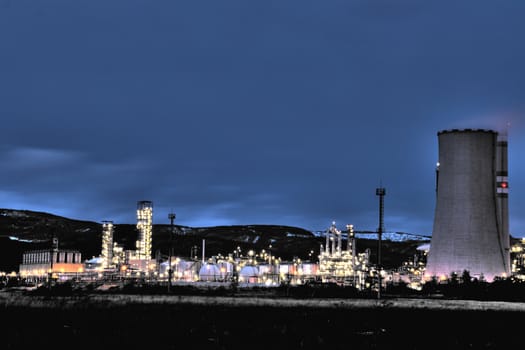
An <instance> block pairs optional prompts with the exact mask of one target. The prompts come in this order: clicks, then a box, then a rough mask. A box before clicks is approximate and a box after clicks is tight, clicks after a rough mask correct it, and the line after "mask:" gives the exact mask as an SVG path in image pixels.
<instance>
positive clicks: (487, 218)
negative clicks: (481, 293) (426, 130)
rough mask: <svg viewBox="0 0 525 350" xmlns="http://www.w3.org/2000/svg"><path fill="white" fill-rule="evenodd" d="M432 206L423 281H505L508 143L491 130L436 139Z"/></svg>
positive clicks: (447, 133)
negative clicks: (469, 278) (466, 275)
mask: <svg viewBox="0 0 525 350" xmlns="http://www.w3.org/2000/svg"><path fill="white" fill-rule="evenodd" d="M437 136H438V145H439V161H438V163H437V167H436V206H435V213H434V226H433V232H432V238H431V244H430V248H429V251H428V260H427V266H426V272H425V276H426V278H432V277H435V278H438V279H445V278H448V277H450V275H451V274H452V273H456V274H458V275H461V274H462V273H463V271H465V270H466V271H468V272H469V273H470V275H471V276H473V277H476V278H483V279H485V280H486V281H489V282H491V281H492V280H493V279H494V277H497V276H501V277H505V276H509V274H510V272H511V270H510V241H509V239H510V237H509V219H508V187H509V186H508V169H507V139H506V135H500V134H498V133H497V132H495V131H493V130H484V129H483V130H482V129H462V130H458V129H453V130H443V131H439V132H438V133H437Z"/></svg>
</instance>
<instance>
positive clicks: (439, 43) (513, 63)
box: [0, 0, 525, 237]
mask: <svg viewBox="0 0 525 350" xmlns="http://www.w3.org/2000/svg"><path fill="white" fill-rule="evenodd" d="M524 18H525V2H524V1H523V0H505V1H495V0H493V1H487V0H463V1H457V0H450V1H447V0H435V1H434V0H430V1H421V0H413V1H408V0H397V1H392V0H344V1H343V0H328V1H310V0H297V1H292V0H276V1H272V0H265V1H246V0H237V1H232V0H220V1H218V0H188V1H176V0H153V1H152V0H143V1H141V0H89V1H86V0H75V1H71V0H46V1H41V0H0V116H1V121H2V123H1V125H2V126H1V128H0V131H1V142H0V164H1V168H0V169H1V170H0V208H9V209H27V210H34V211H43V212H48V213H52V214H55V215H61V216H65V217H69V218H73V219H79V220H92V221H96V222H101V221H103V220H112V221H113V222H114V223H115V224H120V223H136V208H137V202H138V201H140V200H149V201H152V202H153V213H154V214H153V219H154V223H155V224H169V219H168V213H169V212H171V211H173V212H175V213H176V215H177V218H176V221H175V223H176V224H180V225H187V226H193V227H199V226H215V225H234V224H279V225H281V224H282V225H290V226H298V227H302V228H305V229H309V230H314V231H315V230H325V229H327V228H328V227H329V226H330V224H331V223H332V221H335V222H336V225H337V226H338V227H339V228H340V229H344V228H345V225H346V224H353V225H354V226H355V229H356V230H376V229H377V227H378V217H379V214H378V213H379V198H378V197H377V196H376V194H375V190H376V188H377V187H380V186H382V187H384V188H386V196H385V198H384V214H385V216H384V226H385V231H392V232H396V231H401V232H409V233H415V234H424V235H430V234H431V233H432V225H433V217H434V207H435V166H436V162H437V157H438V139H437V132H438V131H441V130H445V129H453V128H476V129H477V128H488V129H493V130H495V131H498V132H504V131H505V130H506V129H508V140H509V184H510V193H509V210H510V228H511V230H510V231H511V232H510V233H511V235H513V236H517V237H521V236H525V162H523V161H522V160H523V156H522V150H524V149H525V118H524V112H525V40H524V39H523V37H524V34H525V20H524ZM509 125H510V126H509Z"/></svg>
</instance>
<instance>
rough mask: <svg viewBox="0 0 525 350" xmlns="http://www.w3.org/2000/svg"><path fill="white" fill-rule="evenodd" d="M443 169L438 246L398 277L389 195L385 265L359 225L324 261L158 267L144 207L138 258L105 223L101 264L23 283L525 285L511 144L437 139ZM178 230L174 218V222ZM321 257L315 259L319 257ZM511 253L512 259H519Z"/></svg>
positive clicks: (75, 257)
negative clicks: (459, 281) (511, 195)
mask: <svg viewBox="0 0 525 350" xmlns="http://www.w3.org/2000/svg"><path fill="white" fill-rule="evenodd" d="M437 136H438V141H439V161H438V163H437V167H436V206H435V215H434V225H433V232H432V237H431V242H430V244H426V245H423V244H422V246H421V249H420V255H419V256H416V257H414V259H413V260H411V261H407V262H405V263H404V264H403V265H402V266H399V267H398V268H396V269H391V270H385V269H383V267H382V265H381V260H380V259H381V238H382V233H383V230H384V229H383V197H384V195H385V189H384V188H378V189H377V190H376V195H378V196H379V199H380V208H379V209H380V222H379V227H378V230H377V237H378V247H377V249H378V254H377V257H378V260H377V261H371V259H370V256H371V254H370V250H369V249H367V250H365V251H363V252H361V253H358V249H357V247H356V240H355V234H354V228H353V225H351V224H348V225H346V226H345V229H344V230H341V229H339V228H338V227H337V225H336V223H335V222H332V224H331V225H330V226H329V227H328V228H327V229H326V231H325V232H324V235H325V243H324V244H321V245H320V247H319V251H318V255H317V260H315V259H311V260H309V261H301V259H293V261H283V260H281V258H280V257H278V256H274V255H272V254H271V252H270V251H265V250H262V251H260V252H255V251H252V250H250V251H246V252H243V251H241V250H240V248H238V249H237V250H236V251H233V252H231V253H230V254H228V255H227V256H223V255H220V254H219V255H213V254H211V255H209V256H205V251H206V249H205V245H206V242H205V240H203V242H202V245H203V246H202V250H201V251H202V256H201V257H197V256H191V257H190V258H188V257H181V256H173V255H172V253H171V250H170V253H169V254H168V256H167V258H166V259H160V260H159V259H158V258H156V259H154V258H153V257H152V251H151V250H152V231H153V224H152V223H153V203H152V202H151V201H138V202H137V223H136V228H137V231H138V233H139V234H138V240H137V241H136V245H135V248H136V249H135V250H125V249H123V248H122V247H121V246H120V245H119V244H118V242H115V241H114V224H113V222H112V221H103V222H102V242H101V252H100V256H98V257H95V258H92V259H88V260H85V261H82V260H81V256H80V253H79V252H78V251H71V250H62V249H59V246H58V242H53V243H54V244H53V246H52V247H51V248H50V249H49V250H39V251H28V252H25V253H24V254H23V257H22V263H21V264H20V270H19V271H20V272H19V274H20V276H22V277H23V278H25V279H28V280H34V281H35V282H39V281H40V282H42V281H46V280H55V281H60V280H68V279H80V280H82V279H84V280H125V279H141V280H143V281H153V282H157V283H166V284H168V286H170V285H171V284H172V283H197V282H206V283H210V282H213V283H232V282H235V283H239V284H251V285H261V286H276V285H280V284H282V283H290V284H304V283H307V282H309V281H316V282H321V283H323V282H326V283H328V282H330V283H337V284H340V285H349V286H353V287H355V288H357V289H370V288H376V289H378V290H379V291H380V290H381V288H382V286H384V285H386V284H387V283H400V282H403V283H406V285H407V286H409V287H411V288H414V289H421V287H422V285H423V284H424V283H426V282H428V281H429V280H431V279H434V280H436V279H437V280H446V279H447V278H448V277H449V276H450V275H451V274H456V275H461V273H462V272H464V271H468V272H469V273H470V275H471V276H473V277H474V278H477V279H480V280H486V281H489V282H490V281H492V280H494V279H495V278H497V277H507V276H511V275H515V276H517V277H519V278H522V277H523V276H524V274H523V271H524V270H525V269H524V268H523V264H524V260H525V258H524V257H525V241H522V242H520V243H519V244H517V245H514V246H511V244H510V236H509V217H508V216H509V214H508V188H509V185H508V164H507V147H508V145H507V139H506V135H505V134H503V135H502V134H499V133H498V132H496V131H493V130H485V129H462V130H458V129H454V130H443V131H439V132H438V133H437ZM169 218H170V220H171V223H172V226H173V219H174V218H175V214H170V216H169ZM312 253H314V252H313V251H312V252H311V254H312ZM511 253H512V254H513V256H514V258H513V259H511Z"/></svg>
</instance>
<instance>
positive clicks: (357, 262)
mask: <svg viewBox="0 0 525 350" xmlns="http://www.w3.org/2000/svg"><path fill="white" fill-rule="evenodd" d="M347 229H348V239H347V247H346V249H343V244H342V231H341V230H339V229H337V227H336V225H335V222H333V223H332V225H331V226H330V228H329V229H328V230H327V232H326V243H325V246H324V247H323V246H322V245H321V253H320V255H319V272H318V274H319V276H321V279H322V280H323V281H324V282H339V283H343V284H349V285H352V286H354V287H356V288H359V289H362V288H363V287H364V285H365V280H366V276H367V275H368V273H369V266H368V265H369V255H370V252H369V251H366V252H365V253H361V254H356V241H355V235H354V227H353V225H347Z"/></svg>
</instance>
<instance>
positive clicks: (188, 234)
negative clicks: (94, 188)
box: [0, 209, 425, 272]
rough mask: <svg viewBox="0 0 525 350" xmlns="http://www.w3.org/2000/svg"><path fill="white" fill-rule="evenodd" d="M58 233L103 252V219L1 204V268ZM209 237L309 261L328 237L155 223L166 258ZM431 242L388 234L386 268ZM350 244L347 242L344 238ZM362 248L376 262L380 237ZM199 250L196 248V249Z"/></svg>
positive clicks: (128, 243)
mask: <svg viewBox="0 0 525 350" xmlns="http://www.w3.org/2000/svg"><path fill="white" fill-rule="evenodd" d="M53 237H56V238H58V241H59V247H60V248H62V249H76V250H79V251H80V252H81V253H82V257H83V259H89V258H91V257H94V256H98V255H99V254H100V251H101V246H102V224H101V223H97V222H92V221H82V220H75V219H70V218H65V217H61V216H56V215H52V214H49V213H44V212H35V211H29V210H13V209H0V271H7V272H10V271H18V266H19V264H20V262H21V259H22V253H23V252H24V251H26V250H32V249H47V248H49V247H50V246H51V241H52V238H53ZM136 240H137V230H136V225H135V224H117V225H115V231H114V242H118V243H119V244H120V245H122V246H123V247H124V248H125V249H134V248H135V241H136ZM203 240H204V242H205V245H204V248H205V256H207V257H209V256H211V255H217V254H219V253H220V254H222V255H227V254H228V253H232V252H234V251H235V250H236V249H237V248H240V249H241V252H243V254H245V253H246V252H247V251H248V250H254V251H255V252H259V251H261V250H262V249H265V250H267V251H268V250H270V251H271V253H272V255H274V256H278V257H281V259H283V260H292V259H293V258H294V257H298V258H300V259H302V260H303V261H306V260H310V259H311V260H313V261H317V255H318V254H319V249H320V246H321V244H324V243H325V238H324V237H320V236H319V235H315V234H314V233H313V232H310V231H308V230H305V229H303V228H300V227H293V226H283V225H232V226H212V227H188V226H181V225H173V234H171V226H170V225H168V224H155V225H154V226H153V237H152V252H153V254H154V256H160V257H166V256H167V254H168V251H169V247H170V245H171V244H172V246H173V252H174V254H175V255H177V256H180V257H188V258H189V257H190V256H191V254H192V253H193V254H196V255H197V256H199V257H200V256H201V254H202V250H201V249H202V246H203ZM423 243H425V241H421V240H405V241H394V240H389V239H383V241H382V258H381V261H382V263H383V266H384V267H385V268H391V267H397V266H400V265H401V264H402V263H403V262H404V261H407V260H410V259H412V258H413V257H414V254H417V247H419V246H420V245H421V244H423ZM343 247H346V242H343ZM356 247H357V252H358V253H359V252H363V251H365V249H367V248H368V249H370V251H371V259H372V262H373V261H376V259H377V257H376V252H377V240H375V239H365V238H357V240H356ZM195 249H196V250H195Z"/></svg>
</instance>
